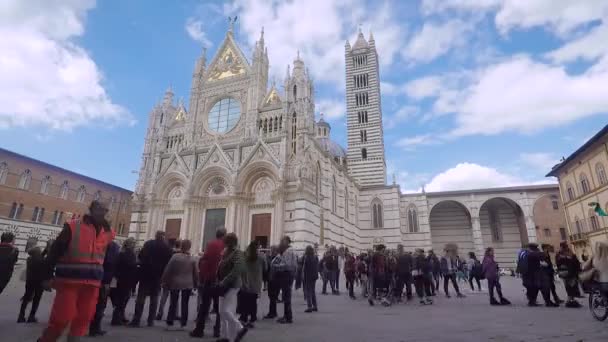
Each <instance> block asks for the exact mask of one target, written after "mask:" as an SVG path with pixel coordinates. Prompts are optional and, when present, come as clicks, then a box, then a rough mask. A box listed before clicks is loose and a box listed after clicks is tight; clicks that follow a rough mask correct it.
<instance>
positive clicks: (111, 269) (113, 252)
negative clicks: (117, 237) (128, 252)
mask: <svg viewBox="0 0 608 342" xmlns="http://www.w3.org/2000/svg"><path fill="white" fill-rule="evenodd" d="M118 254H120V246H119V245H118V244H117V243H116V242H114V241H112V243H110V244H109V245H108V248H107V249H106V257H105V258H104V260H103V280H102V281H101V283H102V284H104V285H107V284H110V283H111V282H112V278H114V274H115V273H116V264H117V263H118Z"/></svg>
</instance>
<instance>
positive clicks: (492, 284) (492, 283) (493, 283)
mask: <svg viewBox="0 0 608 342" xmlns="http://www.w3.org/2000/svg"><path fill="white" fill-rule="evenodd" d="M494 289H496V293H497V294H498V298H499V299H503V296H502V286H500V280H499V279H498V278H494V279H488V292H489V293H490V300H492V299H494Z"/></svg>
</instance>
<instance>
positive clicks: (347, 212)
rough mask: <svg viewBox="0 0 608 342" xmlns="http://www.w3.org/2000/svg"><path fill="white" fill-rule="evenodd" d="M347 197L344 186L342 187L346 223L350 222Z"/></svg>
mask: <svg viewBox="0 0 608 342" xmlns="http://www.w3.org/2000/svg"><path fill="white" fill-rule="evenodd" d="M349 197H350V196H349V194H348V188H347V187H346V186H345V187H344V219H345V220H346V221H349V220H350V210H349V209H350V208H349V206H350V204H349V203H348V202H349Z"/></svg>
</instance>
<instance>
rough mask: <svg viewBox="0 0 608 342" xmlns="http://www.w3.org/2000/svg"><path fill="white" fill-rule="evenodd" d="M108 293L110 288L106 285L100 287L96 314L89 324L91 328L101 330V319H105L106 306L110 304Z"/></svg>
mask: <svg viewBox="0 0 608 342" xmlns="http://www.w3.org/2000/svg"><path fill="white" fill-rule="evenodd" d="M108 295H109V291H108V289H107V288H106V287H105V286H101V287H100V288H99V297H98V298H97V306H96V308H95V316H93V321H92V322H91V325H90V326H89V330H93V331H96V330H101V320H102V319H103V314H104V312H105V311H106V306H107V305H108Z"/></svg>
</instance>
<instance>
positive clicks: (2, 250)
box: [0, 243, 19, 283]
mask: <svg viewBox="0 0 608 342" xmlns="http://www.w3.org/2000/svg"><path fill="white" fill-rule="evenodd" d="M18 259H19V250H18V249H17V248H15V247H14V246H13V245H10V244H8V243H2V244H0V283H1V282H3V281H6V282H8V281H9V280H10V279H11V277H12V275H13V270H14V269H15V263H16V262H17V260H18Z"/></svg>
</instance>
